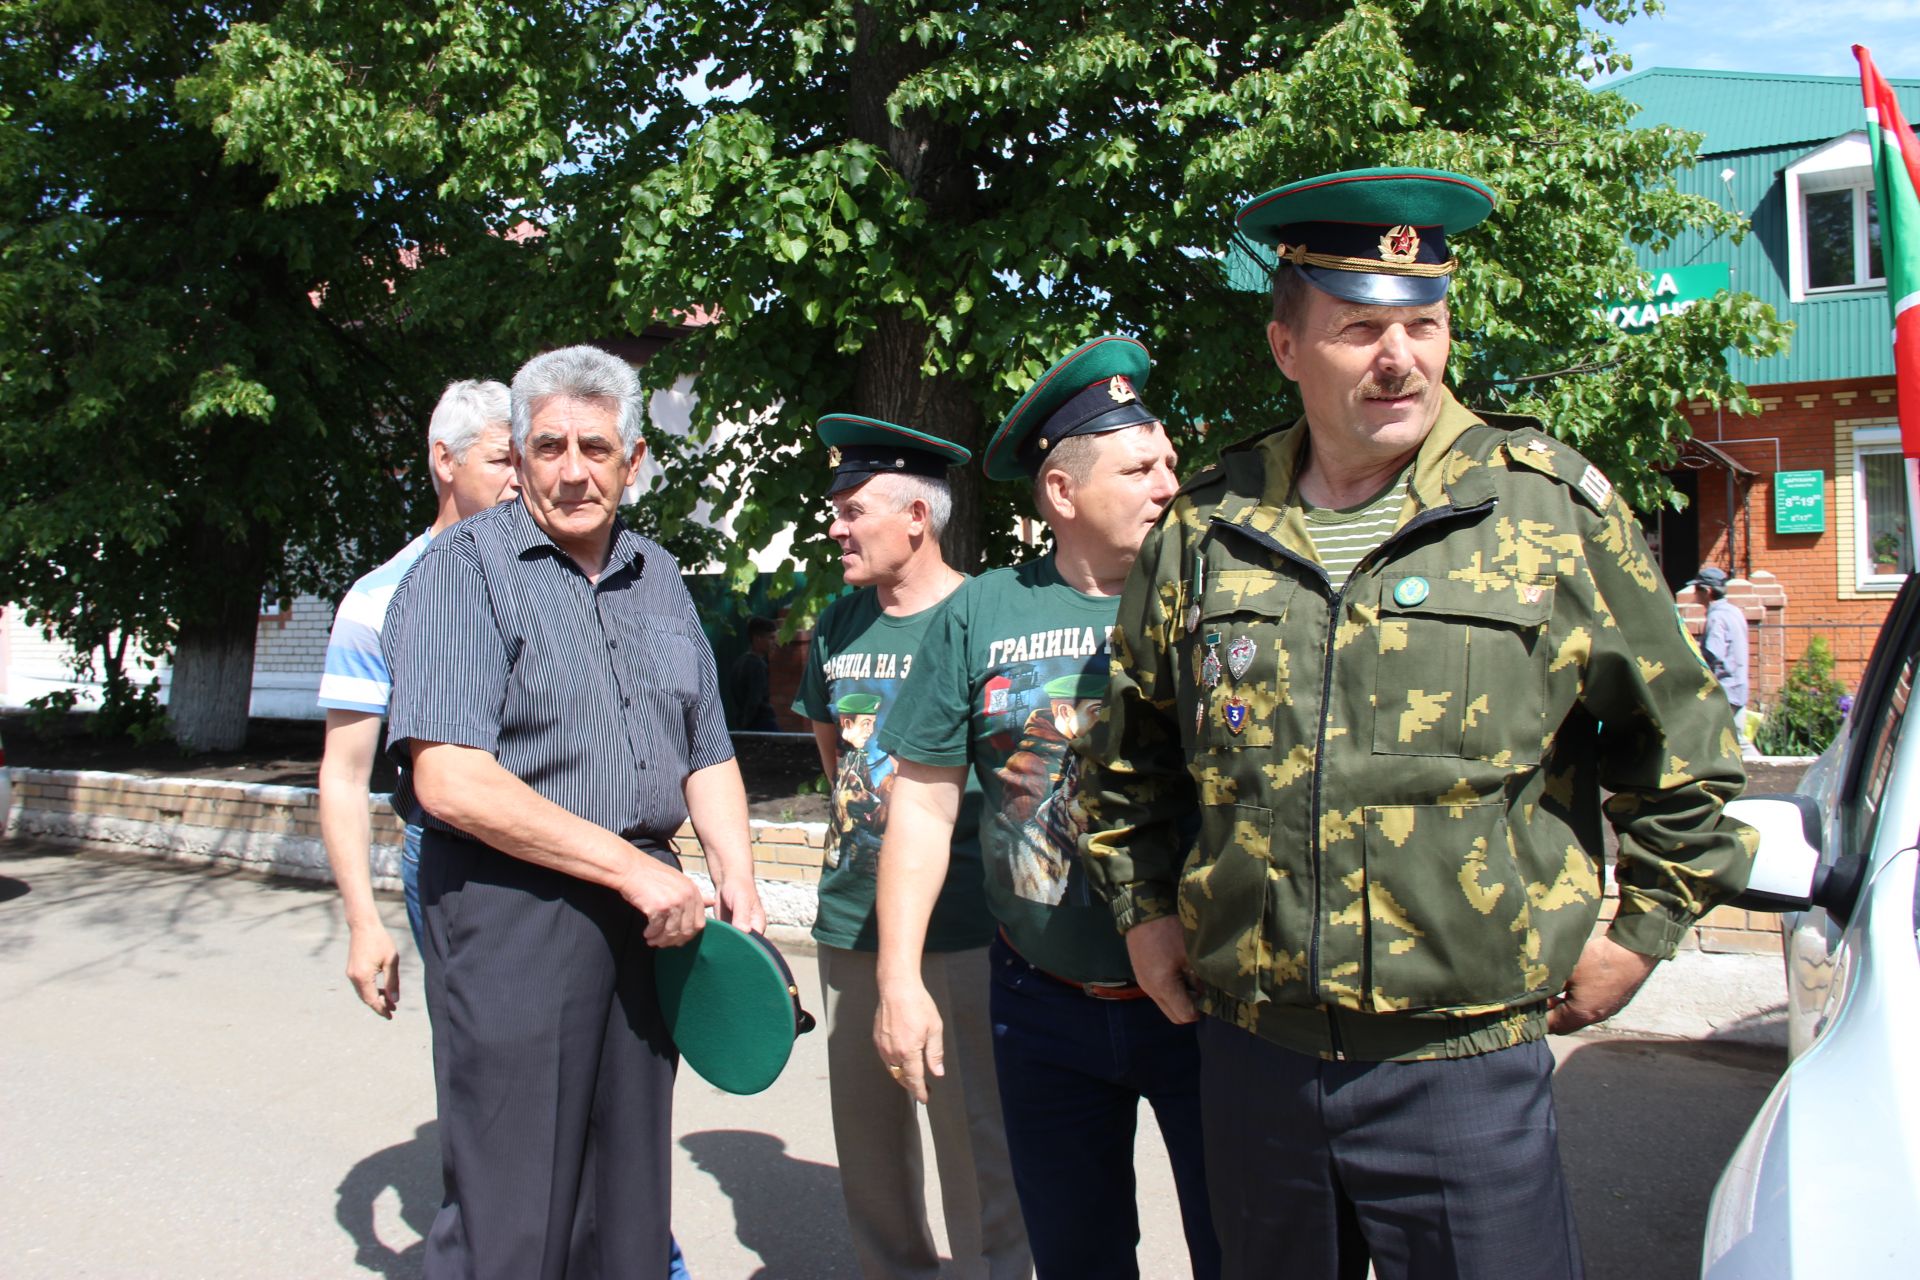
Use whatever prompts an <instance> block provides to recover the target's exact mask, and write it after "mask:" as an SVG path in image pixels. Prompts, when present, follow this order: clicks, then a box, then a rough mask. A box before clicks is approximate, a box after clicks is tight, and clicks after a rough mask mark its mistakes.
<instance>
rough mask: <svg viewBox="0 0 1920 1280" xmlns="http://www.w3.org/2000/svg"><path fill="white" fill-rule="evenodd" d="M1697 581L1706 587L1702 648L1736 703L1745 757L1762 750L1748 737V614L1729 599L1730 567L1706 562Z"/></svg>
mask: <svg viewBox="0 0 1920 1280" xmlns="http://www.w3.org/2000/svg"><path fill="white" fill-rule="evenodd" d="M1693 580H1694V582H1695V583H1696V584H1697V585H1699V586H1701V587H1704V588H1706V592H1707V630H1706V634H1705V635H1704V636H1702V637H1701V638H1700V649H1701V651H1702V652H1703V653H1705V654H1706V655H1707V666H1708V668H1709V669H1710V670H1711V671H1712V672H1713V675H1714V678H1715V679H1716V680H1718V681H1719V682H1720V688H1721V689H1722V691H1724V692H1725V693H1726V695H1727V701H1728V703H1730V704H1731V705H1732V707H1733V732H1734V736H1735V737H1736V738H1738V739H1739V741H1740V754H1741V756H1742V758H1746V759H1751V758H1754V757H1755V756H1756V755H1757V754H1758V753H1757V752H1756V751H1755V750H1754V748H1753V744H1752V743H1751V742H1749V741H1748V740H1747V717H1746V715H1745V712H1746V709H1747V615H1746V614H1745V613H1743V612H1741V609H1740V606H1739V605H1737V604H1734V603H1733V602H1732V601H1731V600H1729V599H1727V571H1726V570H1725V569H1720V568H1717V567H1715V566H1713V565H1703V566H1702V567H1701V569H1700V572H1699V573H1697V574H1695V575H1694V579H1693Z"/></svg>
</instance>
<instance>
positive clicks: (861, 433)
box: [813, 413, 973, 494]
mask: <svg viewBox="0 0 1920 1280" xmlns="http://www.w3.org/2000/svg"><path fill="white" fill-rule="evenodd" d="M813 429H814V433H815V434H817V435H818V436H819V437H820V439H821V440H822V441H823V442H824V443H826V444H827V445H829V446H831V447H833V448H834V449H836V450H838V453H839V456H838V458H837V460H836V461H835V463H834V469H833V480H832V482H831V483H830V484H829V485H828V486H827V492H828V494H835V493H842V492H844V491H846V490H848V489H852V488H856V487H858V486H859V485H862V484H865V483H866V482H867V481H868V480H871V479H872V478H873V477H875V476H879V475H910V476H927V477H930V478H934V479H945V478H946V474H947V468H948V467H957V466H960V465H962V464H964V463H967V462H971V461H972V460H973V454H972V452H971V451H969V450H967V449H965V448H962V447H961V446H960V445H957V444H955V443H953V442H952V441H951V440H942V439H941V438H940V437H939V436H933V435H928V434H927V433H926V432H924V431H915V430H914V429H913V428H912V427H903V426H900V425H899V424H898V423H893V422H882V421H881V420H880V419H878V418H864V417H861V416H860V415H859V414H857V413H830V414H828V415H827V416H826V417H824V418H821V419H820V420H819V421H818V422H816V423H814V426H813Z"/></svg>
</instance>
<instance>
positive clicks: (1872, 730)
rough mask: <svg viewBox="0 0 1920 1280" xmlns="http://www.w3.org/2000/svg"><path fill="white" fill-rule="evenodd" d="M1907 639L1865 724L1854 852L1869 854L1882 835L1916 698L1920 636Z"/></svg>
mask: <svg viewBox="0 0 1920 1280" xmlns="http://www.w3.org/2000/svg"><path fill="white" fill-rule="evenodd" d="M1906 639H1907V641H1908V644H1907V651H1906V653H1905V654H1903V655H1902V656H1901V659H1900V664H1899V666H1898V668H1897V669H1896V670H1895V671H1894V673H1893V675H1892V678H1891V680H1889V681H1888V683H1887V685H1886V696H1885V697H1884V698H1882V699H1880V700H1879V702H1878V704H1877V705H1875V706H1872V707H1868V708H1866V712H1867V714H1868V715H1869V716H1870V717H1872V718H1871V719H1870V720H1869V721H1867V722H1866V723H1864V724H1862V725H1861V730H1862V732H1861V736H1860V738H1859V744H1860V746H1859V749H1860V750H1861V751H1862V752H1863V753H1864V754H1865V756H1866V759H1865V763H1864V767H1863V768H1862V769H1861V771H1860V773H1859V774H1858V775H1857V776H1858V777H1859V779H1860V792H1859V800H1858V802H1857V803H1855V804H1852V805H1849V806H1847V808H1846V815H1847V816H1846V822H1847V832H1846V839H1847V845H1846V847H1847V848H1848V849H1849V850H1850V851H1857V852H1860V853H1866V852H1867V851H1868V850H1870V849H1872V848H1873V843H1872V842H1873V840H1874V839H1875V837H1876V836H1877V835H1878V833H1879V827H1880V814H1881V811H1882V810H1883V809H1884V808H1885V807H1886V802H1887V799H1888V791H1887V788H1888V785H1889V783H1890V782H1891V780H1892V773H1893V758H1894V748H1895V747H1896V746H1898V745H1899V743H1900V730H1901V728H1902V726H1903V725H1905V723H1906V718H1907V704H1908V702H1909V701H1910V700H1911V698H1912V696H1913V677H1914V668H1915V666H1916V663H1917V662H1920V653H1916V651H1915V646H1916V643H1920V637H1915V636H1913V635H1911V634H1909V636H1908V637H1906Z"/></svg>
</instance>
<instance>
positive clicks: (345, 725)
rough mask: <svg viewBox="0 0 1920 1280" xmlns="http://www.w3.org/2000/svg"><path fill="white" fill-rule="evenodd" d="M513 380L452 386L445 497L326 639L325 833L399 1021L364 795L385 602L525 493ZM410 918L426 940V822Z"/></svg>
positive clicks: (377, 1004)
mask: <svg viewBox="0 0 1920 1280" xmlns="http://www.w3.org/2000/svg"><path fill="white" fill-rule="evenodd" d="M507 414H508V409H507V388H506V384H505V383H501V382H473V381H460V382H454V383H450V384H449V385H448V386H447V389H446V390H445V391H444V392H442V393H441V395H440V403H439V404H437V405H435V406H434V409H433V418H432V420H431V422H430V423H429V424H428V427H427V463H428V474H429V475H430V476H431V477H432V479H433V489H434V493H435V494H436V495H438V497H439V500H440V505H439V509H438V510H437V511H436V512H435V513H434V519H433V526H432V527H431V528H429V529H428V530H427V531H426V532H425V533H423V534H421V535H420V536H419V537H417V538H415V539H414V540H413V541H411V542H409V543H408V544H407V545H406V546H404V547H402V548H400V550H399V552H398V553H396V554H395V555H394V557H393V558H392V559H390V560H388V561H387V562H386V563H385V564H383V565H381V566H380V567H379V568H378V569H375V570H374V571H373V572H372V573H369V574H367V575H366V576H365V577H363V578H361V579H360V580H359V581H358V582H355V583H354V584H353V586H352V587H350V588H348V590H347V594H346V595H345V596H344V597H342V598H341V601H340V608H339V610H338V612H336V613H335V614H334V619H333V634H332V635H331V636H329V637H328V638H327V658H326V670H325V671H324V673H323V674H322V675H321V677H320V696H319V703H320V706H321V707H322V708H323V709H324V710H325V711H326V719H327V729H326V734H327V736H326V747H325V749H324V751H323V752H322V754H321V757H320V838H321V840H322V842H323V843H324V844H325V845H326V848H327V862H328V864H329V865H331V867H332V868H333V880H334V883H335V884H336V885H338V886H339V888H340V901H341V905H342V906H343V907H344V908H345V910H346V916H347V981H349V982H351V983H352V984H353V989H354V991H355V992H356V993H357V994H358V995H359V997H360V999H361V1000H362V1001H364V1002H365V1003H366V1006H367V1007H368V1008H369V1009H372V1010H373V1011H374V1012H375V1013H377V1014H379V1015H380V1016H381V1017H383V1018H391V1017H392V1016H393V1011H394V1009H395V1008H396V1007H398V1005H399V1003H400V954H399V951H398V950H397V949H396V948H395V947H394V945H393V937H392V935H390V934H389V933H388V932H387V926H386V925H385V924H383V923H381V920H380V913H379V912H378V911H377V910H375V908H374V905H373V877H372V874H371V871H370V869H369V867H368V863H367V854H368V850H369V847H370V846H371V844H372V828H371V824H370V823H369V821H368V816H367V798H368V796H367V793H368V786H369V783H370V782H371V781H372V778H373V757H374V753H375V752H377V751H378V750H379V749H380V717H381V716H383V715H385V714H386V710H387V697H388V694H389V692H390V689H391V683H390V681H389V679H388V675H387V662H386V659H385V658H384V657H382V656H381V653H380V634H381V631H382V629H383V628H384V626H385V624H386V617H387V604H388V602H389V601H390V600H392V599H393V593H394V591H395V590H396V589H397V588H398V587H399V585H400V579H401V578H403V577H404V576H406V572H407V570H408V569H411V568H412V567H413V563H414V561H416V560H418V559H419V558H420V554H421V552H423V551H425V550H426V549H427V543H428V541H430V540H431V539H432V538H433V537H434V535H435V534H438V533H440V532H442V531H443V530H445V529H446V528H448V526H450V525H452V524H453V523H454V522H455V521H457V520H464V519H466V518H467V517H468V516H471V515H477V514H479V513H480V512H482V511H485V510H486V509H487V508H488V507H491V506H493V505H494V504H495V503H497V502H499V501H500V500H501V499H502V498H511V497H512V496H513V495H514V494H516V493H518V492H520V484H519V481H518V480H517V479H516V478H515V476H514V471H513V458H512V456H511V453H510V448H511V446H510V443H509V440H508V428H507ZM400 878H401V882H402V883H403V885H404V886H405V888H406V893H407V921H408V923H409V924H411V925H412V926H413V941H414V946H415V948H416V950H417V949H419V948H421V947H422V945H423V944H422V941H421V939H422V936H423V935H422V931H421V925H420V828H419V827H418V826H416V825H415V824H413V823H411V822H409V823H408V824H407V832H406V844H405V846H404V847H403V849H402V853H401V859H400Z"/></svg>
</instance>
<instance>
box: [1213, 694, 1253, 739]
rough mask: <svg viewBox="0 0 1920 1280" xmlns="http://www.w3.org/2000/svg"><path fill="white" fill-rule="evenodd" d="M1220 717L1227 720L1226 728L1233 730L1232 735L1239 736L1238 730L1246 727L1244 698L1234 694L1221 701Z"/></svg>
mask: <svg viewBox="0 0 1920 1280" xmlns="http://www.w3.org/2000/svg"><path fill="white" fill-rule="evenodd" d="M1220 718H1221V719H1223V720H1225V721H1226V722H1227V728H1228V729H1231V730H1232V731H1233V734H1234V736H1235V737H1239V736H1240V731H1241V730H1242V729H1244V728H1246V727H1247V703H1246V699H1244V698H1242V697H1240V696H1238V695H1237V694H1236V695H1235V696H1233V697H1231V698H1228V699H1227V700H1226V701H1225V702H1223V703H1221V704H1220Z"/></svg>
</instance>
